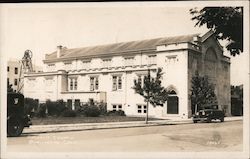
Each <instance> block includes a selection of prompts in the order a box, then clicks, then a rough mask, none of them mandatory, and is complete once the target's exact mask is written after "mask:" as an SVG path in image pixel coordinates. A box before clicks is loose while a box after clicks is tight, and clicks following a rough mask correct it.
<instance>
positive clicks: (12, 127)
mask: <svg viewBox="0 0 250 159" xmlns="http://www.w3.org/2000/svg"><path fill="white" fill-rule="evenodd" d="M23 128H24V124H23V122H22V120H21V119H18V118H11V119H9V120H8V123H7V134H8V136H11V137H17V136H20V135H21V134H22V132H23Z"/></svg>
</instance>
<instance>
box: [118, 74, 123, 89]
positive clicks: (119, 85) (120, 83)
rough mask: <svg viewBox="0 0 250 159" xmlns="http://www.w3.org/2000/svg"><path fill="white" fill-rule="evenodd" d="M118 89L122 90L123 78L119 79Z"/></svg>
mask: <svg viewBox="0 0 250 159" xmlns="http://www.w3.org/2000/svg"><path fill="white" fill-rule="evenodd" d="M118 89H122V77H121V76H119V77H118Z"/></svg>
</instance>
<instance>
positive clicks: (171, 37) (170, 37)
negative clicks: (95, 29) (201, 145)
mask: <svg viewBox="0 0 250 159" xmlns="http://www.w3.org/2000/svg"><path fill="white" fill-rule="evenodd" d="M197 35H200V33H195V34H185V35H177V36H163V37H158V38H152V39H142V40H133V41H122V42H118V43H107V44H100V45H89V46H83V47H77V48H70V49H83V48H88V47H96V46H107V45H113V44H123V43H129V42H131V43H132V42H142V41H147V40H156V39H163V38H177V37H184V36H197ZM67 50H69V49H68V48H67Z"/></svg>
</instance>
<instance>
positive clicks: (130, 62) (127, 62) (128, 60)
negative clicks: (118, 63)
mask: <svg viewBox="0 0 250 159" xmlns="http://www.w3.org/2000/svg"><path fill="white" fill-rule="evenodd" d="M133 65H134V57H126V58H125V66H133Z"/></svg>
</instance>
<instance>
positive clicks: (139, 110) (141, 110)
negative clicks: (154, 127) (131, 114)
mask: <svg viewBox="0 0 250 159" xmlns="http://www.w3.org/2000/svg"><path fill="white" fill-rule="evenodd" d="M137 113H139V114H142V113H144V114H146V113H147V106H146V105H144V104H138V105H137Z"/></svg>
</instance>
